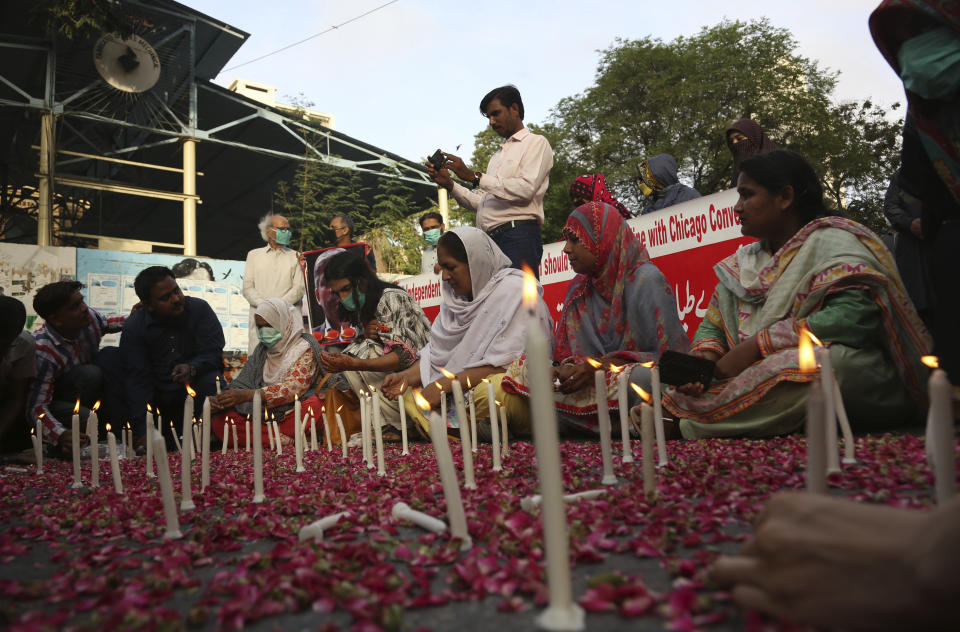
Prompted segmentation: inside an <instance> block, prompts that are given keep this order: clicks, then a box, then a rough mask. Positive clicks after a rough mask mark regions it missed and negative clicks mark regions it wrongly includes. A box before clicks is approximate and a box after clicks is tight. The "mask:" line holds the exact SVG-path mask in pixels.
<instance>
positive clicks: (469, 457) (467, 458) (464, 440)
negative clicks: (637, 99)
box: [440, 369, 477, 489]
mask: <svg viewBox="0 0 960 632" xmlns="http://www.w3.org/2000/svg"><path fill="white" fill-rule="evenodd" d="M440 371H441V372H442V373H443V374H444V375H445V376H446V377H448V378H450V380H451V382H450V386H451V388H452V389H453V405H454V406H455V407H456V412H457V423H458V424H459V426H460V449H461V451H462V452H463V486H464V487H466V488H467V489H476V488H477V482H476V480H474V476H473V451H472V450H471V449H470V425H469V423H468V422H467V406H466V403H465V402H464V400H463V387H462V386H460V381H459V380H458V379H457V376H456V375H454V374H453V373H450V372H449V371H447V370H446V369H440Z"/></svg>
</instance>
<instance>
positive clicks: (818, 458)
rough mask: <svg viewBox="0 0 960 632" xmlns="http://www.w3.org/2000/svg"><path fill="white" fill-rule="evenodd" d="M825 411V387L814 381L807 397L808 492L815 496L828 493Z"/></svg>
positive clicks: (818, 381)
mask: <svg viewBox="0 0 960 632" xmlns="http://www.w3.org/2000/svg"><path fill="white" fill-rule="evenodd" d="M823 409H824V397H823V386H822V385H821V384H820V380H814V381H813V383H811V384H810V393H809V394H808V395H807V491H808V492H810V493H813V494H824V493H826V491H827V479H826V465H827V455H826V445H825V443H826V438H827V437H826V432H825V430H824V427H823V426H824V421H825V419H824V416H823Z"/></svg>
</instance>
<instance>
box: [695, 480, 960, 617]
mask: <svg viewBox="0 0 960 632" xmlns="http://www.w3.org/2000/svg"><path fill="white" fill-rule="evenodd" d="M930 517H931V514H930V513H929V512H925V511H920V510H905V509H896V508H892V507H886V506H878V505H869V504H866V503H858V502H852V501H848V500H841V499H834V498H829V497H827V496H820V495H812V494H804V493H785V494H779V495H777V496H775V497H773V498H772V499H771V500H770V501H769V502H768V503H767V505H766V507H765V508H764V509H763V510H762V511H761V513H760V515H759V517H758V518H757V521H756V528H755V535H754V537H753V539H752V540H750V541H748V542H747V544H746V545H744V547H743V551H742V553H741V555H739V556H733V557H728V556H724V557H721V558H719V559H718V560H717V561H716V562H715V563H714V565H713V566H712V567H711V569H710V571H709V573H710V576H711V577H712V578H713V579H714V580H716V581H717V582H719V583H721V584H725V585H729V586H731V594H732V596H733V599H734V601H736V602H737V603H739V604H740V605H741V606H744V607H746V608H751V609H755V610H760V611H763V612H766V613H769V614H772V615H774V616H778V617H782V618H784V619H786V620H788V621H791V622H793V623H797V624H801V625H812V626H816V627H820V626H823V627H829V628H837V629H848V628H849V629H929V628H939V627H940V626H942V625H943V622H942V621H933V620H931V619H930V617H931V616H934V617H935V616H936V614H935V611H936V610H937V608H936V605H937V601H938V599H939V601H940V602H941V603H943V602H944V601H945V602H946V604H945V610H946V611H952V612H953V613H954V614H952V616H953V617H954V618H957V616H958V615H957V614H955V613H956V609H955V607H953V604H954V602H955V599H956V597H957V595H956V593H957V592H958V589H957V585H958V582H953V581H949V580H946V581H945V580H944V579H943V578H942V577H941V578H938V581H936V582H935V583H937V584H944V583H948V584H949V583H952V584H953V586H951V587H949V588H948V587H947V586H944V585H931V584H933V583H934V582H930V581H924V580H930V579H932V577H924V576H923V574H924V573H923V572H922V569H923V568H924V566H925V563H924V562H925V561H927V562H930V558H931V556H930V549H931V548H932V547H931V546H929V542H930V540H931V532H932V529H931V526H930ZM954 539H955V538H954ZM934 557H936V556H934ZM940 557H943V556H942V555H941V556H940ZM932 565H935V563H934V564H932ZM953 574H954V575H955V574H956V571H953ZM933 575H934V576H936V575H937V574H936V573H933ZM944 592H947V593H950V592H952V593H954V594H953V595H952V597H951V596H950V595H949V594H948V595H944ZM943 611H944V609H941V615H942V613H943ZM931 612H933V614H931ZM954 629H956V628H954Z"/></svg>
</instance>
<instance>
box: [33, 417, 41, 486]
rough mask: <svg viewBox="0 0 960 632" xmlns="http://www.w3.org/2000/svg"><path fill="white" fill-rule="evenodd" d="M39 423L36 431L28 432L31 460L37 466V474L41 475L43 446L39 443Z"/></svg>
mask: <svg viewBox="0 0 960 632" xmlns="http://www.w3.org/2000/svg"><path fill="white" fill-rule="evenodd" d="M39 428H40V422H39V421H38V422H37V430H33V429H31V430H30V442H31V443H33V460H34V463H36V466H37V474H43V444H42V442H41V441H40V430H39Z"/></svg>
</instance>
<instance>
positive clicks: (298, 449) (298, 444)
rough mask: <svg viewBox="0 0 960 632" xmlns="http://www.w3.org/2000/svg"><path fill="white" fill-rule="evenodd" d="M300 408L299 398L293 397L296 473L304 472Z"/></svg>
mask: <svg viewBox="0 0 960 632" xmlns="http://www.w3.org/2000/svg"><path fill="white" fill-rule="evenodd" d="M302 412H303V410H302V408H301V406H300V397H299V396H297V395H294V396H293V435H294V436H293V449H294V452H295V454H296V458H297V471H298V472H306V471H307V470H305V469H304V467H303V434H302V433H301V432H300V424H302V423H303V417H302Z"/></svg>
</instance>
